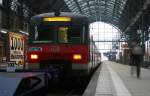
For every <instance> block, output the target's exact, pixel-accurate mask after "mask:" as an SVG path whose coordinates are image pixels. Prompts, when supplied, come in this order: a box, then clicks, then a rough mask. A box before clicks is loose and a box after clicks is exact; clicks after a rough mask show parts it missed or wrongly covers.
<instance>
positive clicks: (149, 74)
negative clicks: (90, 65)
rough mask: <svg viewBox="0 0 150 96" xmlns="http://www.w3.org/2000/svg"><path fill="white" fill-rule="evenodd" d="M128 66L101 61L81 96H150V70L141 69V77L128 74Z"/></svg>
mask: <svg viewBox="0 0 150 96" xmlns="http://www.w3.org/2000/svg"><path fill="white" fill-rule="evenodd" d="M130 69H131V68H130V66H128V65H124V64H120V63H116V62H111V61H103V62H102V64H101V66H100V67H99V68H98V69H97V71H96V72H95V73H94V75H93V77H92V79H91V81H90V83H89V85H88V86H87V88H86V90H85V92H84V94H83V96H150V69H144V68H141V77H140V78H137V77H136V74H134V75H131V74H130Z"/></svg>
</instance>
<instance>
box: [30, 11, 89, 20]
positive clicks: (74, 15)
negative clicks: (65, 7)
mask: <svg viewBox="0 0 150 96" xmlns="http://www.w3.org/2000/svg"><path fill="white" fill-rule="evenodd" d="M52 16H55V13H54V12H51V13H43V14H38V15H35V16H33V17H32V18H42V17H52ZM59 16H69V17H72V18H85V19H86V18H88V17H87V16H85V15H81V14H75V13H71V12H60V15H59Z"/></svg>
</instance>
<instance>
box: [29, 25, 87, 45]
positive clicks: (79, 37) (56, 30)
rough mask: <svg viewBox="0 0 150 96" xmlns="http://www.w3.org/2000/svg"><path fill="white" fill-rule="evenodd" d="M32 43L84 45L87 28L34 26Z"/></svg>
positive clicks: (79, 26) (78, 26)
mask: <svg viewBox="0 0 150 96" xmlns="http://www.w3.org/2000/svg"><path fill="white" fill-rule="evenodd" d="M32 31H34V32H32V33H34V34H32V35H31V36H30V41H31V42H32V43H69V44H70V43H71V44H72V43H73V44H74V43H79V44H80V43H84V40H85V26H83V25H82V26H81V25H74V26H70V25H57V26H56V25H38V26H32Z"/></svg>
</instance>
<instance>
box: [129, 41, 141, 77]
mask: <svg viewBox="0 0 150 96" xmlns="http://www.w3.org/2000/svg"><path fill="white" fill-rule="evenodd" d="M130 56H131V57H130V58H131V61H130V64H131V63H132V64H131V65H132V68H131V74H133V71H134V70H133V69H134V67H136V73H137V78H140V73H141V68H140V67H141V59H142V56H143V49H142V47H141V46H140V44H139V43H137V42H135V43H134V45H133V46H132V49H131V55H130Z"/></svg>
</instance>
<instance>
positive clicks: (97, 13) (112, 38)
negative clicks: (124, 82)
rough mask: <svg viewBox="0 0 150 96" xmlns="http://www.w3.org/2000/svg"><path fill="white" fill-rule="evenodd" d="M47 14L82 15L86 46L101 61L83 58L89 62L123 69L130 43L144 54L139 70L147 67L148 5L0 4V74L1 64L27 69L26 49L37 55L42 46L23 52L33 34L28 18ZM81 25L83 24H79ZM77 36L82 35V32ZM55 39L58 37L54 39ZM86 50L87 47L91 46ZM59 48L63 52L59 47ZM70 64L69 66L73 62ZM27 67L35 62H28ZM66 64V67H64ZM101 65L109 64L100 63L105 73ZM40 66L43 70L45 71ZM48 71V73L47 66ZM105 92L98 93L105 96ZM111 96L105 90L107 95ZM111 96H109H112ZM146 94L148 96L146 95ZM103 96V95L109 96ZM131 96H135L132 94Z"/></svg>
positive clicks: (106, 1) (106, 0)
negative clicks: (137, 45) (92, 50)
mask: <svg viewBox="0 0 150 96" xmlns="http://www.w3.org/2000/svg"><path fill="white" fill-rule="evenodd" d="M51 12H68V13H72V14H78V15H79V16H80V15H83V16H86V17H87V18H88V23H89V25H88V29H87V30H88V31H89V37H87V38H90V40H92V42H90V43H91V44H93V43H94V44H95V45H94V46H96V49H95V50H96V52H97V54H96V55H97V56H98V55H99V54H98V53H100V57H101V58H100V59H99V58H97V59H93V57H92V58H91V57H90V56H89V58H90V60H93V61H94V60H100V62H101V63H103V62H104V63H110V62H115V63H117V64H118V63H121V64H123V66H126V65H129V64H130V49H131V47H132V42H134V41H137V42H139V43H140V45H141V46H142V48H143V50H144V51H143V54H144V55H143V58H142V64H141V67H142V68H150V0H0V70H1V69H2V70H3V69H5V70H6V69H7V66H8V65H6V63H7V62H15V63H16V65H15V67H16V68H15V69H19V70H20V69H22V70H24V69H28V66H29V63H28V61H29V60H28V58H30V57H28V51H29V52H30V51H32V50H35V51H43V49H44V48H43V47H39V45H38V46H34V45H33V46H32V48H33V49H32V48H31V47H30V48H28V43H29V42H30V40H29V38H31V39H32V37H30V36H31V35H33V34H30V33H31V30H32V31H33V29H32V28H31V27H32V26H33V25H32V23H33V22H34V21H32V19H34V16H35V21H36V19H37V18H40V16H42V15H38V14H43V13H51ZM58 14H59V13H58ZM37 15H38V16H39V17H38V16H37ZM59 15H60V14H59ZM36 16H37V17H36ZM60 16H61V15H60ZM62 16H63V15H62ZM69 16H70V15H69ZM58 17H59V16H58ZM64 17H65V16H64ZM66 17H67V16H66ZM44 18H45V21H46V18H47V17H46V16H45V17H44ZM73 18H74V17H73ZM31 21H32V22H31ZM37 21H38V20H37ZM47 21H48V20H47ZM34 23H35V22H34ZM83 23H84V22H83ZM66 25H67V24H66ZM58 26H59V25H57V26H54V29H55V28H57V27H58ZM84 26H87V25H86V24H85V25H84ZM37 27H38V26H36V27H34V30H35V31H37V30H38V28H37ZM36 28H37V29H36ZM43 28H45V27H43ZM58 30H62V31H63V30H68V29H67V27H60V29H57V30H55V31H54V32H56V31H58ZM77 30H78V29H77ZM57 34H58V33H57ZM64 34H65V33H64ZM83 34H85V33H84V32H83ZM84 36H85V37H84ZM86 36H87V35H86V34H85V35H83V36H82V37H83V38H86ZM55 37H56V36H55ZM35 38H36V34H35ZM57 38H59V36H58V37H57ZM60 38H61V36H60ZM87 38H86V40H80V39H78V38H75V39H74V40H76V41H75V43H76V42H78V40H80V41H81V43H84V44H85V45H86V44H87V42H88V39H87ZM54 40H55V39H54ZM56 41H57V40H56ZM62 42H63V43H62V44H65V43H64V42H65V41H62ZM68 42H69V41H68ZM38 43H39V42H38ZM40 43H41V42H40ZM84 44H83V45H84ZM54 45H55V44H54ZM67 46H68V45H67ZM89 46H90V48H91V46H92V45H89ZM34 48H35V49H34ZM42 48H43V49H42ZM61 48H65V47H64V46H61ZM92 48H93V47H92ZM30 49H31V50H30ZM70 49H71V48H70ZM72 49H73V48H72ZM75 49H78V47H76V48H75ZM53 50H54V51H56V52H57V51H58V50H60V49H59V48H58V47H57V46H54V49H53ZM81 51H83V52H84V51H85V50H81ZM64 52H66V54H67V52H68V51H66V50H65V51H64ZM79 52H80V51H79ZM83 52H81V53H83ZM31 54H32V53H31ZM71 54H72V53H71ZM89 54H90V53H89ZM52 55H53V56H56V58H55V59H56V60H57V59H60V58H61V57H60V56H61V55H62V54H61V55H60V56H58V54H52ZM90 55H91V54H90ZM32 56H33V57H31V58H33V59H36V58H38V57H37V55H36V52H35V53H34V54H32ZM92 56H95V54H94V55H93V53H92ZM62 57H64V58H65V60H66V58H68V57H65V55H62ZM43 58H45V57H43ZM72 59H82V56H81V54H79V53H78V52H76V54H73V57H72V58H71V60H72ZM65 60H64V61H63V60H62V61H61V60H60V61H58V62H65ZM85 60H86V59H85ZM72 61H73V62H74V61H75V60H72ZM31 62H32V63H35V62H34V61H32V60H31ZM44 62H45V61H44ZM76 62H77V63H78V61H75V63H76ZM83 62H84V60H83ZM46 63H47V62H46ZM52 63H54V64H55V60H54V61H52ZM65 63H66V62H65ZM69 63H70V61H69ZM94 63H98V61H94ZM66 64H68V62H67V63H66ZM92 64H93V63H92ZM113 64H114V63H113ZM117 64H116V65H117ZM116 65H115V67H114V66H113V65H111V64H110V66H113V67H114V68H115V69H117V67H116ZM33 66H34V65H33ZM92 66H96V64H95V65H94V64H93V65H92ZM106 66H109V64H106V65H105V66H104V68H102V69H103V71H108V70H109V71H111V68H109V67H108V69H107V68H105V67H106ZM40 67H41V66H40ZM42 67H44V68H45V66H42ZM48 67H49V66H48ZM72 67H74V68H75V69H80V68H79V67H82V68H83V69H84V68H86V67H87V66H83V65H82V64H81V65H80V66H76V65H75V64H74V65H72ZM126 67H127V66H126ZM126 67H125V68H126ZM49 68H51V66H50V67H49ZM118 68H121V66H120V65H119V67H118ZM124 70H127V69H124ZM142 70H145V69H142ZM103 71H102V73H104V75H105V74H107V73H105V72H103ZM144 72H146V71H144ZM0 74H1V73H0ZM110 74H111V75H112V74H113V76H114V73H113V72H112V73H110ZM122 74H123V73H122ZM129 74H130V73H129ZM142 74H144V73H142ZM37 75H39V74H35V75H33V76H37ZM40 75H41V74H40ZM107 75H108V74H107ZM124 75H125V74H124ZM125 76H127V75H125ZM144 76H145V75H144ZM0 77H1V76H0ZM8 77H9V76H8ZM128 77H129V76H128ZM21 78H24V77H21ZM106 78H107V77H106ZM112 78H113V77H112ZM113 80H114V79H113ZM102 81H103V80H102ZM137 82H138V81H137ZM105 83H106V82H105ZM109 83H110V82H109ZM109 87H110V86H109ZM0 89H1V88H0ZM128 89H130V88H128ZM149 89H150V88H149ZM95 90H96V89H95ZM101 90H103V89H101ZM106 90H107V89H106ZM108 90H111V89H108ZM108 90H107V92H108ZM107 92H106V93H105V92H102V93H104V94H107ZM111 92H112V91H111ZM111 92H110V91H109V92H108V93H111ZM0 93H1V91H0ZM10 93H11V92H10ZM131 93H132V92H131ZM16 94H19V93H16ZM85 94H86V95H83V96H88V95H87V94H89V93H88V92H87V93H85ZM98 94H99V93H95V96H101V95H98ZM111 94H113V92H112V93H111ZM116 94H118V93H115V95H114V96H131V95H116ZM148 95H150V93H149V94H148ZM148 95H145V96H148ZM0 96H1V95H0ZM22 96H23V95H22ZM68 96H69V95H68ZM89 96H90V95H89ZM91 96H92V95H91ZM106 96H109V94H108V95H106ZM110 96H111V95H110ZM133 96H140V95H133ZM141 96H144V95H141Z"/></svg>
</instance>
